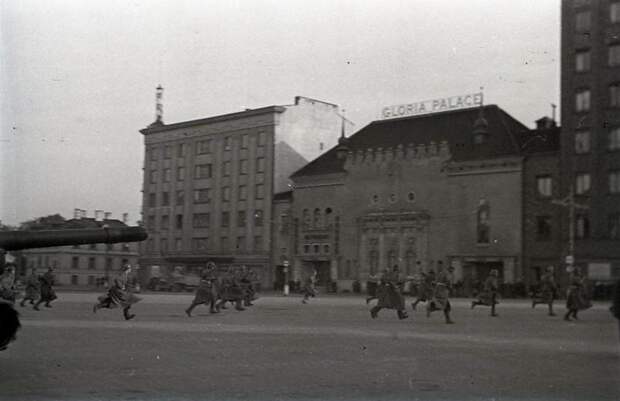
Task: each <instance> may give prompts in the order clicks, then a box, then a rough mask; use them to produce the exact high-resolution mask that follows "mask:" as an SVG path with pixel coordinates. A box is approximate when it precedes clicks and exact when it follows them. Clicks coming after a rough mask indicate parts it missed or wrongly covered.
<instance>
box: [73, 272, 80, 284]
mask: <svg viewBox="0 0 620 401" xmlns="http://www.w3.org/2000/svg"><path fill="white" fill-rule="evenodd" d="M78 283H79V281H78V276H77V274H72V275H71V285H78Z"/></svg>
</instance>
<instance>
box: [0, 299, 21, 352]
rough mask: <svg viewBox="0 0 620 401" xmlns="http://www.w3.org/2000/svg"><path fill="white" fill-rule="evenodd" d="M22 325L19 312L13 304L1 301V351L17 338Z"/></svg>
mask: <svg viewBox="0 0 620 401" xmlns="http://www.w3.org/2000/svg"><path fill="white" fill-rule="evenodd" d="M20 326H21V325H20V323H19V313H17V311H16V310H15V309H13V306H12V305H10V304H8V303H4V302H2V301H0V351H4V350H5V349H6V348H7V346H8V345H9V343H10V342H11V341H13V340H15V335H16V334H17V330H18V329H19V328H20Z"/></svg>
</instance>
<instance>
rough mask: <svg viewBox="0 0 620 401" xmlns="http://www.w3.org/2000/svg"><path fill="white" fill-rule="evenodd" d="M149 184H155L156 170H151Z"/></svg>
mask: <svg viewBox="0 0 620 401" xmlns="http://www.w3.org/2000/svg"><path fill="white" fill-rule="evenodd" d="M149 182H150V183H151V184H157V170H151V172H150V173H149Z"/></svg>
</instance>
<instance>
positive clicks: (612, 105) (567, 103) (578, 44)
mask: <svg viewBox="0 0 620 401" xmlns="http://www.w3.org/2000/svg"><path fill="white" fill-rule="evenodd" d="M561 29H562V36H561V40H562V45H561V47H562V59H561V60H562V61H561V74H562V76H561V81H562V83H561V85H562V104H561V112H562V115H561V118H562V136H561V152H560V153H561V169H562V172H563V174H562V175H561V178H562V179H561V181H560V196H561V197H566V196H570V194H571V193H574V202H573V204H574V205H576V207H574V208H571V207H570V204H571V202H566V207H565V208H564V211H563V213H564V216H563V219H562V221H563V227H562V232H563V233H564V243H565V244H566V245H565V247H564V249H562V253H563V255H565V256H573V257H574V262H575V263H576V264H577V265H578V266H581V267H583V268H585V269H587V271H588V273H589V275H590V276H591V277H592V278H599V279H605V278H611V277H614V276H616V277H617V276H620V41H619V39H618V38H620V1H617V0H613V1H612V0H566V1H562V28H561ZM568 262H570V258H568Z"/></svg>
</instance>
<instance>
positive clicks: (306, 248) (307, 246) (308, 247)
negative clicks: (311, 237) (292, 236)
mask: <svg viewBox="0 0 620 401" xmlns="http://www.w3.org/2000/svg"><path fill="white" fill-rule="evenodd" d="M304 253H310V245H308V244H305V245H304Z"/></svg>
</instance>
